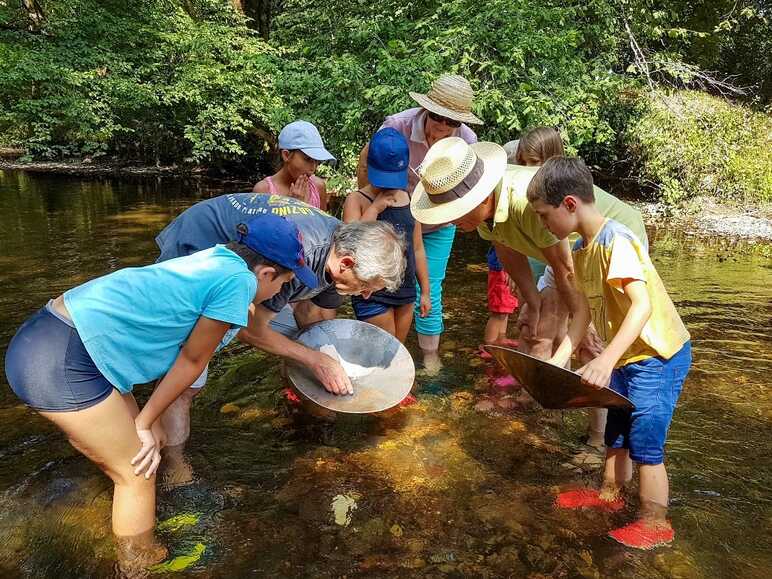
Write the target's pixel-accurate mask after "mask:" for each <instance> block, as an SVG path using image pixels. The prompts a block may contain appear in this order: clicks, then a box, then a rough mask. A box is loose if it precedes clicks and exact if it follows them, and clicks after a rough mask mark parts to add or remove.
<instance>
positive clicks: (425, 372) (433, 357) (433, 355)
mask: <svg viewBox="0 0 772 579" xmlns="http://www.w3.org/2000/svg"><path fill="white" fill-rule="evenodd" d="M423 366H424V367H423V369H421V370H419V374H420V375H421V376H436V375H437V374H439V373H440V370H442V360H440V354H439V352H436V351H435V352H429V351H424V359H423Z"/></svg>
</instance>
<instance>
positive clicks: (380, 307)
mask: <svg viewBox="0 0 772 579" xmlns="http://www.w3.org/2000/svg"><path fill="white" fill-rule="evenodd" d="M409 303H411V304H412V303H413V300H412V299H411V300H410V302H409ZM351 307H352V308H354V315H355V316H356V319H357V320H359V321H360V322H363V321H365V320H367V319H369V318H372V317H375V316H380V315H381V314H384V313H386V312H387V311H388V309H389V306H387V305H386V304H382V303H380V302H377V301H375V300H364V299H362V298H360V297H359V296H352V297H351Z"/></svg>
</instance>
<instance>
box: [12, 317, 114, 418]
mask: <svg viewBox="0 0 772 579" xmlns="http://www.w3.org/2000/svg"><path fill="white" fill-rule="evenodd" d="M5 375H6V377H7V378H8V383H9V384H10V385H11V389H12V390H13V391H14V393H15V394H16V396H18V397H19V398H20V399H21V401H22V402H24V403H25V404H26V405H27V406H29V407H31V408H34V409H35V410H42V411H44V412H72V411H75V410H84V409H85V408H89V407H90V406H94V405H96V404H99V403H100V402H101V401H102V400H104V399H105V398H107V397H108V396H109V395H110V393H111V392H112V391H113V385H112V384H110V382H108V381H107V378H105V377H104V376H103V375H102V373H101V372H100V371H99V370H98V369H97V367H96V365H95V364H94V361H93V360H92V359H91V356H89V354H88V352H87V351H86V348H85V347H84V346H83V342H82V341H81V339H80V336H79V335H78V331H77V330H76V329H75V328H74V327H73V326H72V325H71V324H70V323H68V321H66V320H64V319H63V318H61V317H60V316H59V315H58V314H56V313H55V312H54V311H53V310H52V309H51V307H50V302H49V305H48V306H46V307H44V308H41V309H40V310H38V311H37V313H35V314H33V315H32V316H30V317H29V318H27V320H26V321H25V322H24V323H23V324H22V325H21V327H20V328H19V330H18V331H17V332H16V335H15V336H14V337H13V339H12V340H11V343H10V344H9V345H8V350H7V351H6V354H5Z"/></svg>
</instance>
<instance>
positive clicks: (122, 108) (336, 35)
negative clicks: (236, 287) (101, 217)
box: [0, 0, 772, 202]
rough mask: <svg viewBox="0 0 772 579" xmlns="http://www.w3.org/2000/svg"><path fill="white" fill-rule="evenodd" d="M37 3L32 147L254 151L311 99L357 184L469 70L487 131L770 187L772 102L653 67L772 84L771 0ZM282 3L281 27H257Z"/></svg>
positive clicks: (101, 152)
mask: <svg viewBox="0 0 772 579" xmlns="http://www.w3.org/2000/svg"><path fill="white" fill-rule="evenodd" d="M26 4H27V5H28V7H27V8H23V6H24V5H25V3H22V2H10V1H3V0H0V145H11V146H21V147H24V148H25V149H26V150H27V151H28V152H29V155H30V156H31V157H33V158H38V159H43V158H63V157H70V156H76V157H77V156H90V157H99V156H108V155H109V156H113V157H114V158H117V159H119V160H132V161H139V162H143V163H161V162H163V163H185V164H192V163H200V164H205V165H208V166H212V165H216V164H225V163H231V162H233V161H236V162H239V163H246V164H247V165H248V166H249V165H252V164H253V162H254V155H255V154H260V153H262V152H263V151H264V150H265V149H266V148H267V146H268V144H269V143H271V142H272V141H273V140H274V135H276V134H277V133H278V131H279V129H280V128H281V126H282V125H284V124H285V123H286V122H288V121H290V120H292V119H294V118H304V119H308V120H310V121H312V122H314V123H316V124H317V125H318V126H319V128H320V130H321V132H322V134H323V135H324V138H325V141H326V142H327V144H328V147H329V148H330V149H331V150H332V151H334V153H335V154H336V156H338V158H339V159H340V160H341V161H342V163H341V164H340V166H339V167H338V169H337V170H329V169H326V170H325V171H326V173H325V176H327V177H329V178H330V182H329V186H330V189H331V190H335V189H347V188H348V187H349V186H350V178H351V175H352V174H353V172H354V166H355V163H356V159H357V156H358V153H359V150H360V149H361V147H362V146H363V145H364V144H365V143H366V141H367V140H368V138H369V137H370V136H371V134H372V132H373V131H374V130H376V129H377V128H378V126H379V125H380V123H381V122H382V121H383V119H384V117H385V116H386V115H388V114H393V113H396V112H399V111H401V110H403V109H405V108H409V107H413V106H416V103H415V102H414V101H412V100H411V99H410V97H409V95H408V93H409V92H410V91H418V92H425V91H426V90H428V88H429V86H430V84H431V81H432V80H433V79H434V78H436V77H437V76H438V75H439V74H441V73H445V72H451V73H457V74H461V75H463V76H465V77H466V78H467V79H469V80H470V81H471V83H472V85H473V88H474V89H475V91H476V98H475V113H476V114H477V115H478V116H480V117H481V118H482V119H483V120H484V121H485V125H484V126H482V127H479V128H476V130H477V132H478V135H479V137H480V138H481V139H487V140H492V141H497V142H500V143H504V142H506V141H508V140H510V139H514V138H517V137H518V136H519V135H520V134H521V133H522V132H523V131H524V130H525V129H527V128H528V127H531V126H535V125H553V126H559V127H560V130H561V133H562V135H563V138H564V141H565V142H566V145H567V150H568V152H569V153H579V154H582V155H583V156H585V157H587V158H588V160H589V161H590V162H591V163H593V164H595V165H599V166H601V167H604V168H605V167H612V168H614V169H615V170H616V169H617V168H618V167H620V166H622V167H624V160H625V159H627V158H629V157H630V155H629V151H628V148H629V149H631V151H632V158H633V160H634V161H635V171H636V173H635V175H636V176H637V177H638V178H639V179H640V180H641V181H642V182H648V181H651V182H654V184H655V185H656V186H658V187H659V189H660V191H662V193H663V195H664V198H665V199H666V200H667V201H670V202H677V201H679V200H681V199H683V198H686V197H689V196H691V195H693V194H696V193H699V192H710V193H713V194H717V195H719V196H723V197H727V198H733V199H738V200H742V199H769V197H770V195H769V157H768V155H769V153H768V152H767V151H768V150H769V143H768V141H765V137H763V136H760V135H764V134H765V133H764V131H765V130H766V131H767V134H768V131H769V117H768V116H765V115H763V114H754V113H752V112H750V110H747V109H742V108H740V107H737V106H732V105H728V104H726V103H725V102H723V101H720V100H718V99H713V98H710V97H707V96H704V97H703V96H700V95H697V94H695V93H691V92H683V93H674V94H665V93H663V92H662V91H660V96H658V97H655V98H654V99H653V101H652V102H651V103H650V104H646V103H649V101H650V100H651V95H650V94H649V93H648V92H646V91H647V90H648V88H647V87H649V86H650V83H651V82H655V83H656V82H659V83H662V84H663V85H670V86H673V85H675V86H679V87H683V86H686V87H693V86H702V87H704V88H706V89H708V90H712V89H715V88H716V87H718V88H719V89H720V90H723V88H725V85H720V84H719V85H716V84H715V83H714V84H711V79H712V78H713V79H714V78H716V77H718V78H719V79H723V78H724V77H725V76H726V74H728V73H730V72H732V73H734V72H736V73H737V74H739V78H738V82H740V83H741V84H754V85H756V86H757V87H759V91H760V92H759V93H758V94H759V95H760V96H759V98H758V99H757V100H756V101H755V102H752V104H759V103H760V104H761V105H763V104H764V103H765V102H768V100H769V90H770V84H769V79H770V78H772V69H770V66H772V64H770V62H771V61H770V59H769V58H768V55H769V52H770V50H772V45H770V42H772V40H771V39H772V34H770V32H771V31H770V22H769V17H770V14H769V9H768V8H766V6H765V4H763V3H761V2H760V1H759V0H696V1H694V0H692V1H687V0H672V1H671V2H669V3H668V4H667V5H664V4H662V3H661V2H656V1H655V0H565V1H559V0H488V1H486V2H479V1H476V0H444V1H442V2H439V1H437V0H426V1H424V2H414V1H412V0H383V1H382V2H369V1H366V0H331V1H330V2H326V3H321V2H314V1H311V0H283V1H281V2H278V1H273V0H271V1H266V2H241V3H238V2H237V3H234V2H232V1H231V0H144V1H143V2H126V1H125V0H101V1H98V0H42V1H38V2H30V3H26ZM234 5H241V6H244V7H245V9H247V12H248V13H249V14H250V15H251V16H252V20H250V19H248V18H246V17H245V16H244V15H242V14H240V13H239V12H237V11H236V10H235V9H234ZM260 7H269V8H270V10H269V12H270V13H268V12H266V11H267V10H268V8H263V13H259V12H260V10H261V8H260ZM279 9H281V11H280V12H278V13H277V12H276V11H277V10H279ZM269 23H271V35H270V42H267V41H265V40H263V38H262V37H258V36H257V34H256V33H255V32H254V31H253V30H252V29H251V28H250V26H252V27H257V28H260V29H261V30H262V34H263V35H266V34H267V26H268V24H269ZM633 46H635V47H636V48H635V50H633V48H632V47H633ZM704 69H714V70H717V71H722V70H723V71H724V73H723V75H722V74H721V73H720V72H719V73H716V74H715V75H713V77H711V76H709V75H705V74H704V73H703V72H702V71H703V70H704ZM750 100H751V101H753V99H750ZM641 103H644V105H642V104H641ZM663 103H669V104H663ZM674 111H678V112H677V113H676V112H674ZM250 169H251V167H250Z"/></svg>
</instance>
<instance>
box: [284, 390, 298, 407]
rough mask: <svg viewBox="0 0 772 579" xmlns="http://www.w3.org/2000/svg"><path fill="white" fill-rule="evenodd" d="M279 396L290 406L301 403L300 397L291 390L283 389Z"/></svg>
mask: <svg viewBox="0 0 772 579" xmlns="http://www.w3.org/2000/svg"><path fill="white" fill-rule="evenodd" d="M281 394H282V396H283V397H284V399H285V400H286V401H287V402H289V403H290V404H291V405H292V406H297V405H298V404H300V402H301V400H300V397H299V396H298V395H297V394H295V392H294V391H293V390H292V388H285V389H284V390H282V393H281Z"/></svg>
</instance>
